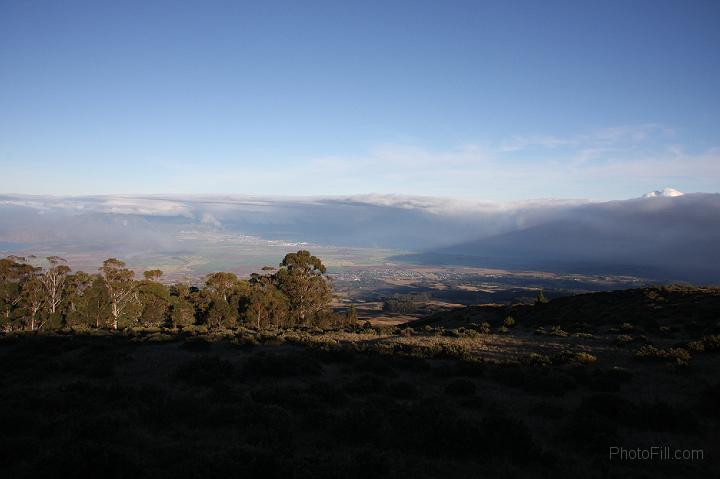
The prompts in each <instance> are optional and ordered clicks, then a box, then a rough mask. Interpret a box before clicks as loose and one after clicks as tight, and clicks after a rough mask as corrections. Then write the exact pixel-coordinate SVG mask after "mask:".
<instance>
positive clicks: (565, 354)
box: [552, 350, 597, 364]
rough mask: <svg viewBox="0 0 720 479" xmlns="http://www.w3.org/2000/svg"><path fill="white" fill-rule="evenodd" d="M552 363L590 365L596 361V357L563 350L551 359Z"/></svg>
mask: <svg viewBox="0 0 720 479" xmlns="http://www.w3.org/2000/svg"><path fill="white" fill-rule="evenodd" d="M552 361H553V362H554V363H560V364H566V363H570V364H572V363H576V364H577V363H580V364H592V363H594V362H596V361H597V357H595V356H593V355H592V354H590V353H586V352H583V351H581V352H578V353H576V352H573V351H568V350H563V351H561V352H559V353H557V354H555V355H553V357H552Z"/></svg>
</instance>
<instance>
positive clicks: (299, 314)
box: [274, 250, 332, 325]
mask: <svg viewBox="0 0 720 479" xmlns="http://www.w3.org/2000/svg"><path fill="white" fill-rule="evenodd" d="M325 271H326V268H325V265H323V264H322V261H320V259H319V258H318V257H316V256H313V255H311V254H310V252H309V251H305V250H300V251H298V252H297V253H289V254H287V255H285V258H284V259H283V261H282V263H280V269H279V270H278V271H277V272H276V273H275V274H274V280H275V282H276V284H277V285H278V288H279V289H280V290H281V291H282V292H283V293H284V294H285V296H286V297H287V298H288V303H289V309H290V315H291V319H292V320H293V321H294V322H295V323H296V324H299V325H305V324H308V322H309V321H311V320H313V319H317V317H318V314H319V313H321V312H323V311H326V310H327V309H328V308H329V306H330V301H331V299H332V291H331V288H330V283H329V279H328V278H327V277H326V276H325Z"/></svg>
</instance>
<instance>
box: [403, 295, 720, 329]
mask: <svg viewBox="0 0 720 479" xmlns="http://www.w3.org/2000/svg"><path fill="white" fill-rule="evenodd" d="M507 316H512V317H513V318H515V319H516V320H518V321H519V322H520V323H521V324H524V325H527V326H545V325H560V326H562V327H566V328H570V329H578V328H583V327H591V328H598V327H605V326H610V327H612V326H620V325H622V324H625V323H630V324H632V325H634V326H636V327H642V328H645V329H647V330H648V331H650V332H658V331H660V328H667V327H669V328H678V330H682V331H687V332H712V331H715V332H717V330H718V328H720V288H710V287H708V288H697V287H686V286H675V285H674V286H664V287H650V288H637V289H625V290H619V291H608V292H597V293H587V294H578V295H575V296H566V297H562V298H556V299H553V300H551V301H549V302H548V303H544V304H535V305H524V304H523V305H514V306H509V307H508V306H499V305H480V306H468V307H466V308H462V309H457V310H452V311H443V312H440V313H437V314H434V315H432V316H429V317H427V318H423V319H421V320H418V321H416V322H414V323H413V324H412V326H425V325H432V326H436V327H440V326H442V327H446V328H453V327H461V326H465V325H467V324H469V323H477V322H482V321H488V322H490V323H491V324H493V323H499V322H501V321H502V320H503V319H504V318H505V317H507Z"/></svg>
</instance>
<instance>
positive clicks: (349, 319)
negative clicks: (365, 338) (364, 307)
mask: <svg viewBox="0 0 720 479" xmlns="http://www.w3.org/2000/svg"><path fill="white" fill-rule="evenodd" d="M357 323H358V315H357V308H355V305H354V304H351V305H350V307H349V308H348V310H347V313H346V315H345V324H346V325H347V326H355V325H357Z"/></svg>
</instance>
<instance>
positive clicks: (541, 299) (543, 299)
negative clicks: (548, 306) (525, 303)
mask: <svg viewBox="0 0 720 479" xmlns="http://www.w3.org/2000/svg"><path fill="white" fill-rule="evenodd" d="M549 301H550V300H549V299H547V297H545V293H544V292H543V291H542V290H540V292H539V293H538V295H537V298H535V304H545V303H547V302H549Z"/></svg>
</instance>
